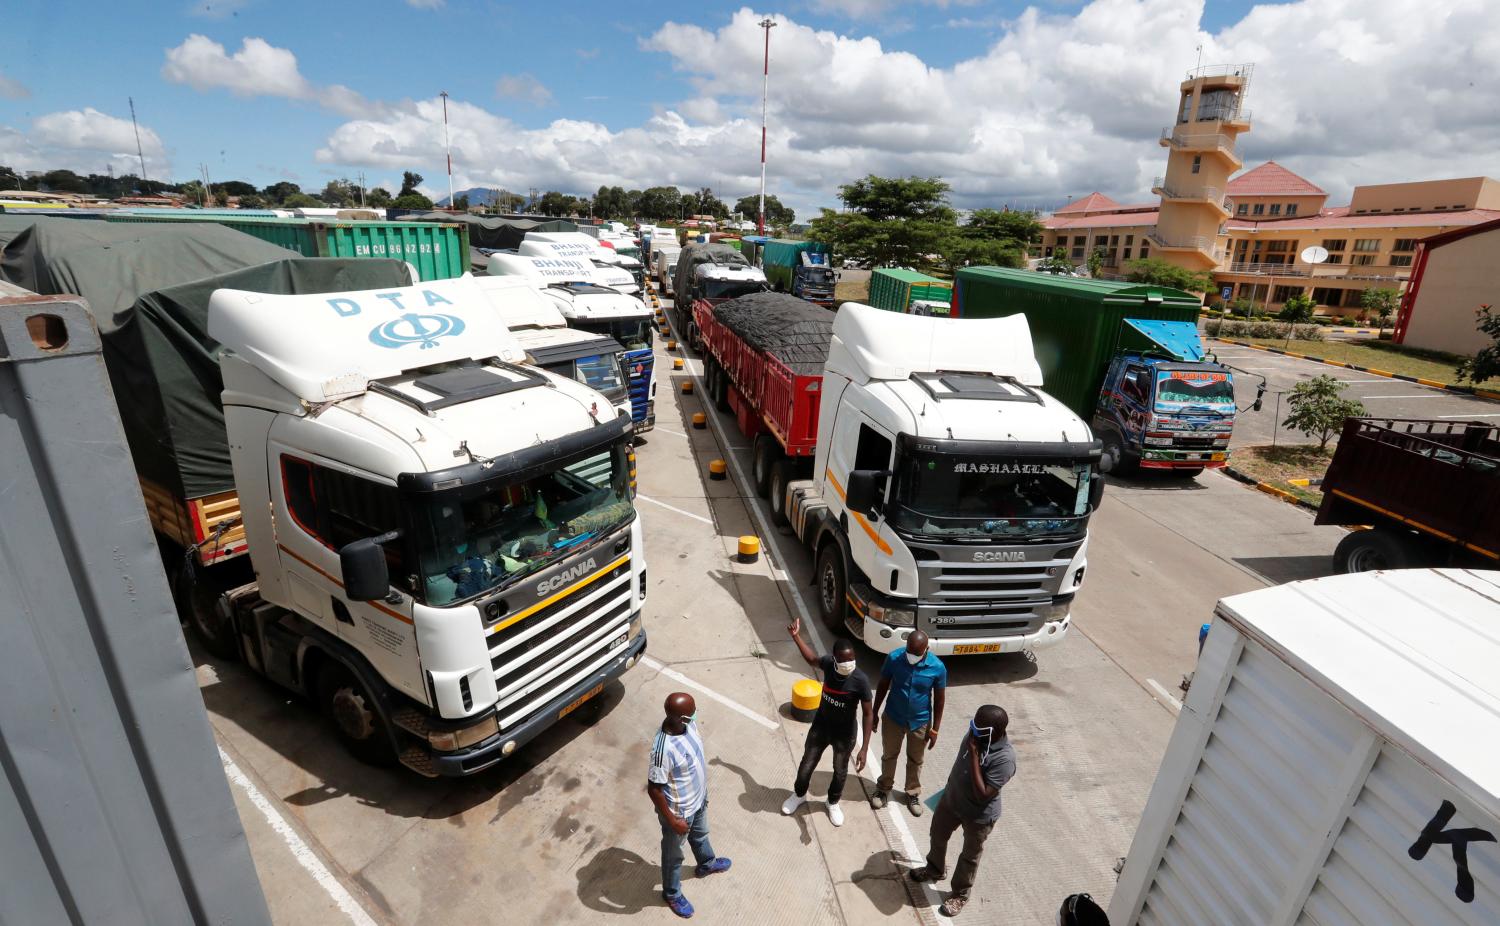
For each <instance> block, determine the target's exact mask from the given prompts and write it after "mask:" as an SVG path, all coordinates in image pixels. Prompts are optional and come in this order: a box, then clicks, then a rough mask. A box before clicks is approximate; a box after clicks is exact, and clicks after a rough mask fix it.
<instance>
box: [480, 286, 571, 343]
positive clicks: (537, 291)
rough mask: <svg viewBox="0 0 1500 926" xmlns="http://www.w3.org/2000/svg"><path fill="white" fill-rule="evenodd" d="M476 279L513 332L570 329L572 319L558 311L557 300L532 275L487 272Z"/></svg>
mask: <svg viewBox="0 0 1500 926" xmlns="http://www.w3.org/2000/svg"><path fill="white" fill-rule="evenodd" d="M473 279H474V282H475V284H477V285H478V286H479V288H480V289H481V290H483V291H484V293H485V295H486V296H487V297H488V298H489V300H490V305H492V306H493V307H494V308H495V310H496V311H497V312H499V313H500V317H501V319H503V320H504V321H505V326H506V327H507V328H509V329H510V330H511V331H517V330H518V329H524V328H566V327H567V325H568V320H567V319H566V318H564V317H563V314H562V312H561V311H559V310H558V307H557V301H556V300H555V299H548V298H547V297H546V296H544V295H542V290H541V288H539V287H538V286H537V285H536V284H535V282H533V280H532V279H531V278H530V277H525V276H488V275H485V276H476V277H474V278H473Z"/></svg>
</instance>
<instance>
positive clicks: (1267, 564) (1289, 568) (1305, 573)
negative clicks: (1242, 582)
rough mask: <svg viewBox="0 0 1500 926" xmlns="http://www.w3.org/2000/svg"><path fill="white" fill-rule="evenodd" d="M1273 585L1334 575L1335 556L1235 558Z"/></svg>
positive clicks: (1237, 561)
mask: <svg viewBox="0 0 1500 926" xmlns="http://www.w3.org/2000/svg"><path fill="white" fill-rule="evenodd" d="M1234 561H1235V562H1236V563H1238V564H1239V565H1241V566H1244V567H1245V568H1246V569H1249V570H1250V571H1251V572H1254V573H1255V574H1256V575H1259V576H1261V577H1262V578H1264V579H1265V580H1266V581H1267V582H1270V583H1271V584H1272V585H1280V584H1281V583H1283V582H1295V581H1297V580H1298V579H1320V578H1322V577H1324V576H1331V575H1333V574H1334V573H1333V557H1331V556H1328V555H1327V554H1319V555H1316V556H1244V557H1235V560H1234Z"/></svg>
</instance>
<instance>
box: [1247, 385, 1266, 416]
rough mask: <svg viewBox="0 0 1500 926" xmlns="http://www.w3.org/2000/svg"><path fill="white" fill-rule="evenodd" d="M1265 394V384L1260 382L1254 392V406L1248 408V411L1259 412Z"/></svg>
mask: <svg viewBox="0 0 1500 926" xmlns="http://www.w3.org/2000/svg"><path fill="white" fill-rule="evenodd" d="M1265 394H1266V384H1265V383H1264V382H1262V383H1261V384H1260V385H1259V386H1258V387H1257V388H1256V390H1255V404H1254V405H1252V406H1250V409H1251V410H1252V411H1257V412H1258V411H1260V407H1261V405H1262V403H1263V397H1264V396H1265Z"/></svg>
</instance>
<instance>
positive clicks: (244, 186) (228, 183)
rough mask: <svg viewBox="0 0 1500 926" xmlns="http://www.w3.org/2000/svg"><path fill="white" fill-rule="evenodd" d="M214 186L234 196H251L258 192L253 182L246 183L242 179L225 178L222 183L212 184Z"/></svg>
mask: <svg viewBox="0 0 1500 926" xmlns="http://www.w3.org/2000/svg"><path fill="white" fill-rule="evenodd" d="M214 186H216V187H218V188H219V189H221V190H223V191H224V192H226V193H228V194H229V195H230V196H235V197H239V196H252V195H254V194H255V193H257V192H259V191H258V190H256V188H255V185H254V184H253V183H246V182H245V181H243V180H225V181H224V182H222V183H216V184H214Z"/></svg>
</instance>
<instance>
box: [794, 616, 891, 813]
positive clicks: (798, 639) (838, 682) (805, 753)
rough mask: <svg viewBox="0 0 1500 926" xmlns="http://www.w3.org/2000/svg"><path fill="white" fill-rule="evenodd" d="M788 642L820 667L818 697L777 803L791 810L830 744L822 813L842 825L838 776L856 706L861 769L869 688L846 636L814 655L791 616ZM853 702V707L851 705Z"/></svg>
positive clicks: (844, 771) (850, 742) (845, 770)
mask: <svg viewBox="0 0 1500 926" xmlns="http://www.w3.org/2000/svg"><path fill="white" fill-rule="evenodd" d="M787 630H788V631H790V632H791V635H792V642H793V643H796V644H797V650H798V651H799V652H801V653H802V658H803V659H805V660H807V664H808V665H810V666H813V667H814V668H817V669H818V670H820V671H821V672H822V673H823V699H822V700H821V701H819V702H818V712H817V714H816V715H814V716H813V722H812V727H811V728H810V729H808V731H807V745H806V746H804V747H803V749H802V763H801V764H800V765H799V766H797V784H796V790H795V792H794V793H793V794H792V796H791V797H789V798H787V799H786V803H784V804H782V805H781V812H782V813H784V814H791V813H794V812H795V811H796V810H797V808H798V807H801V806H802V803H803V802H804V801H805V800H807V785H808V782H809V781H811V780H812V773H813V769H815V768H817V767H818V762H819V761H820V760H821V759H822V758H823V750H825V749H827V748H828V747H830V746H832V747H833V781H832V782H830V783H829V785H828V819H829V820H830V821H831V822H832V823H833V825H834V826H843V825H844V811H843V810H841V809H840V808H839V798H840V797H843V794H844V779H845V778H846V777H847V776H848V774H849V755H850V753H852V752H853V751H854V734H855V726H854V725H855V720H854V714H855V711H856V709H857V710H858V711H859V712H860V715H861V719H860V722H861V723H862V724H863V733H864V735H863V736H862V737H861V738H860V745H859V755H858V756H856V757H855V759H854V770H855V771H856V772H858V771H863V770H864V767H865V753H866V752H867V751H868V750H869V747H870V731H871V729H872V728H873V727H874V720H875V714H874V712H873V711H871V710H870V702H871V701H873V700H874V698H875V692H874V691H873V690H872V689H871V688H870V680H869V679H868V678H867V677H865V673H864V672H862V671H860V669H859V666H857V665H855V662H854V644H853V643H850V642H849V641H848V640H835V641H834V643H833V655H831V656H819V655H818V654H817V653H815V652H813V648H812V647H811V646H808V645H807V644H806V643H805V642H804V641H803V640H802V633H801V631H802V622H801V621H800V620H796V621H792V623H791V624H789V625H787ZM856 705H857V707H856Z"/></svg>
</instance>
